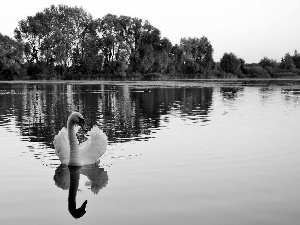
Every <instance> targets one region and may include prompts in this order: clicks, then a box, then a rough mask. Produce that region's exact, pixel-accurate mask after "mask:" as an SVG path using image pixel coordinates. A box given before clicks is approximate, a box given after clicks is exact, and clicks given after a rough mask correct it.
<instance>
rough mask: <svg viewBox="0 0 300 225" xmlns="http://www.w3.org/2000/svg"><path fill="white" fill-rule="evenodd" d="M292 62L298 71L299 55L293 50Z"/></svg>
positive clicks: (299, 66) (299, 64)
mask: <svg viewBox="0 0 300 225" xmlns="http://www.w3.org/2000/svg"><path fill="white" fill-rule="evenodd" d="M292 58H293V61H294V64H295V66H296V67H297V68H298V69H300V54H299V53H298V51H297V50H295V53H294V55H293V57H292Z"/></svg>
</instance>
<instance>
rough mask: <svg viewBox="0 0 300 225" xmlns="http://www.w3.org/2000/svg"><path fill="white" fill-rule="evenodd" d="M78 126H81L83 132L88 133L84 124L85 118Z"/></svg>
mask: <svg viewBox="0 0 300 225" xmlns="http://www.w3.org/2000/svg"><path fill="white" fill-rule="evenodd" d="M78 125H79V126H81V128H82V130H84V131H85V132H87V129H86V128H85V122H84V119H83V118H79V122H78Z"/></svg>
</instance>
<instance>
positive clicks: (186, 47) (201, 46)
mask: <svg viewBox="0 0 300 225" xmlns="http://www.w3.org/2000/svg"><path fill="white" fill-rule="evenodd" d="M180 48H181V49H182V50H183V58H184V71H185V72H187V73H197V72H200V73H203V72H204V71H209V70H211V69H212V66H213V48H212V45H211V44H210V42H209V41H208V39H207V38H206V37H202V38H200V39H199V38H182V39H181V40H180Z"/></svg>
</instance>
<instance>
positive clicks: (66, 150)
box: [53, 112, 107, 166]
mask: <svg viewBox="0 0 300 225" xmlns="http://www.w3.org/2000/svg"><path fill="white" fill-rule="evenodd" d="M76 124H78V125H80V126H81V127H82V129H83V130H85V131H86V129H85V127H84V119H83V116H82V115H81V114H80V113H79V112H73V113H72V114H71V115H70V116H69V118H68V122H67V129H66V128H62V129H61V131H59V133H58V134H57V135H56V136H55V137H54V141H53V144H54V147H55V153H56V155H57V156H58V157H59V160H60V161H61V163H62V164H64V165H69V166H83V165H90V164H94V163H96V162H98V161H99V160H100V157H101V156H102V155H103V154H104V153H105V151H106V149H107V136H106V135H105V134H104V133H103V131H102V130H100V129H99V128H98V127H97V126H96V125H95V126H94V127H93V128H92V129H91V131H89V132H88V134H89V138H88V140H86V141H85V142H83V143H81V144H80V145H78V140H77V137H76V132H77V130H78V129H76V127H75V125H76Z"/></svg>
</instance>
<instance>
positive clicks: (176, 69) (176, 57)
mask: <svg viewBox="0 0 300 225" xmlns="http://www.w3.org/2000/svg"><path fill="white" fill-rule="evenodd" d="M183 54H184V52H183V50H182V49H181V48H180V46H179V45H177V44H176V45H174V46H173V47H172V49H171V52H170V56H169V59H170V63H169V68H168V71H169V73H171V74H175V73H180V72H181V70H182V67H183Z"/></svg>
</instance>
